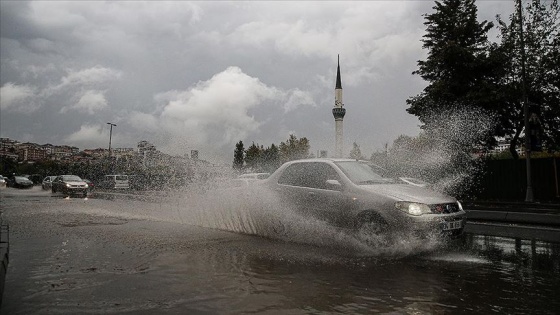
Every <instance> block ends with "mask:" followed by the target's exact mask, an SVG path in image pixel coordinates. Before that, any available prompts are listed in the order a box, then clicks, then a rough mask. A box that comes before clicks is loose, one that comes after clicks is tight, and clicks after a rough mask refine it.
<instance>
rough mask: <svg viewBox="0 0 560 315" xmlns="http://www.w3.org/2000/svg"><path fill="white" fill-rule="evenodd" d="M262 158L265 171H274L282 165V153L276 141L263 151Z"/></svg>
mask: <svg viewBox="0 0 560 315" xmlns="http://www.w3.org/2000/svg"><path fill="white" fill-rule="evenodd" d="M262 160H263V162H262V165H263V171H266V172H269V173H272V172H274V170H276V169H277V168H278V167H279V166H280V153H279V151H278V147H277V146H275V145H274V143H273V144H271V145H270V147H268V148H266V149H265V150H264V151H263V152H262Z"/></svg>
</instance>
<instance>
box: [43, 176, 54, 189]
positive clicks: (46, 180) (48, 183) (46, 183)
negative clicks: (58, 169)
mask: <svg viewBox="0 0 560 315" xmlns="http://www.w3.org/2000/svg"><path fill="white" fill-rule="evenodd" d="M55 178H56V176H47V177H45V178H43V181H42V182H41V187H42V188H43V190H51V188H52V182H53V181H54V179H55Z"/></svg>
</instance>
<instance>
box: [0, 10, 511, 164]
mask: <svg viewBox="0 0 560 315" xmlns="http://www.w3.org/2000/svg"><path fill="white" fill-rule="evenodd" d="M433 5H434V2H433V1H368V2H330V1H329V2H307V1H305V2H296V1H293V2H222V1H219V2H185V1H177V2H160V1H157V2H156V1H153V2H132V1H116V2H115V1H113V2H102V1H75V2H62V1H53V2H48V1H36V2H24V1H4V0H2V1H1V2H0V12H1V13H0V14H1V15H0V23H1V24H0V34H1V39H0V56H1V75H0V136H1V137H9V138H12V139H16V140H19V141H22V142H23V141H30V142H36V143H39V144H44V143H51V144H55V145H62V144H68V145H74V146H77V147H79V148H80V149H86V148H99V147H108V143H109V125H107V122H112V123H115V124H117V126H116V127H114V128H113V138H112V140H113V143H112V145H113V147H131V148H135V147H136V144H137V142H138V141H140V140H148V141H150V142H152V143H154V144H155V145H156V147H157V148H158V149H160V150H162V151H164V152H166V153H169V154H174V155H183V154H185V153H190V151H191V150H199V156H200V158H202V159H205V160H208V161H211V162H216V163H221V162H223V163H231V161H232V160H233V150H234V148H235V143H236V142H238V141H239V140H242V141H243V142H244V143H245V146H246V147H248V146H249V145H250V144H251V143H252V142H255V143H258V144H261V145H264V146H265V147H266V146H269V145H270V144H272V143H275V144H279V143H280V142H281V141H285V140H286V139H287V138H288V136H289V134H291V133H293V134H295V135H296V136H297V137H298V138H299V137H307V138H308V139H309V140H310V143H311V151H312V152H313V153H316V152H317V151H318V150H328V152H329V153H334V134H335V133H334V118H333V116H332V113H331V109H332V107H333V106H334V86H335V75H336V60H337V54H340V63H341V74H342V85H343V101H344V104H345V107H346V110H347V113H346V117H345V119H344V141H345V152H346V154H348V152H349V151H350V149H351V147H352V142H356V143H358V144H359V145H360V147H361V149H362V153H364V154H365V155H366V156H369V155H370V154H371V153H372V152H373V151H376V150H381V148H382V147H383V145H384V144H385V143H391V142H392V141H393V140H394V139H395V138H396V137H397V136H399V135H401V134H406V135H416V134H418V131H419V121H418V120H417V119H416V117H414V116H412V115H409V114H408V113H406V108H407V106H406V102H405V101H406V99H407V98H409V97H411V96H414V95H416V94H418V93H420V92H421V91H422V89H423V88H424V86H425V82H423V81H422V80H421V79H420V78H419V77H418V76H413V75H412V74H411V72H412V71H414V70H415V69H416V68H417V61H418V60H419V59H424V58H425V56H426V52H425V51H423V50H422V47H421V46H422V43H421V42H420V40H421V37H422V35H423V34H424V33H425V27H424V25H423V21H424V20H423V17H422V15H423V14H425V13H430V12H432V7H433ZM477 5H478V7H479V20H484V19H486V20H491V21H494V20H495V15H496V14H502V15H503V16H504V17H507V15H508V14H509V13H510V12H511V11H512V10H513V0H512V1H507V0H503V1H484V0H479V1H478V2H477Z"/></svg>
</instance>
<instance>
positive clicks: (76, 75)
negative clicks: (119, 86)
mask: <svg viewBox="0 0 560 315" xmlns="http://www.w3.org/2000/svg"><path fill="white" fill-rule="evenodd" d="M121 75H122V73H121V72H120V71H118V70H114V69H110V68H105V67H102V66H95V67H92V68H88V69H83V70H79V71H74V70H72V69H70V70H68V75H67V76H65V77H63V78H62V79H61V80H60V84H58V85H57V86H55V87H54V88H53V89H54V90H59V89H62V88H65V87H73V86H79V87H82V86H85V87H89V86H99V85H106V84H108V83H111V82H112V81H115V80H118V79H119V78H120V77H121Z"/></svg>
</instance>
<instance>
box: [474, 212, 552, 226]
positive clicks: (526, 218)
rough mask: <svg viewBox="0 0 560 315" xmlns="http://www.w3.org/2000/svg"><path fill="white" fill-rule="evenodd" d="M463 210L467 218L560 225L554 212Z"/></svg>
mask: <svg viewBox="0 0 560 315" xmlns="http://www.w3.org/2000/svg"><path fill="white" fill-rule="evenodd" d="M465 212H466V213H467V218H468V219H469V220H481V221H497V222H508V223H524V224H538V225H548V226H560V215H556V214H547V213H529V212H517V211H516V212H510V211H499V210H467V209H465Z"/></svg>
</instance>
